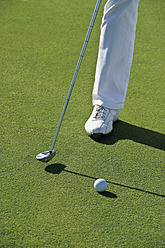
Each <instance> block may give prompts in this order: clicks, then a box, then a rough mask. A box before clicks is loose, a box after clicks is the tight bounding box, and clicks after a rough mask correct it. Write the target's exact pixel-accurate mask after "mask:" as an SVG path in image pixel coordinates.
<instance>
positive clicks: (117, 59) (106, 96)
mask: <svg viewBox="0 0 165 248" xmlns="http://www.w3.org/2000/svg"><path fill="white" fill-rule="evenodd" d="M138 4H139V0H109V1H107V3H106V5H105V6H104V15H103V18H102V25H101V35H100V44H99V52H98V59H97V66H96V74H95V83H94V88H93V105H96V104H98V105H100V106H103V107H107V108H111V109H123V107H124V102H125V97H126V92H127V87H128V81H129V75H130V69H131V64H132V59H133V50H134V41H135V31H136V23H137V16H138Z"/></svg>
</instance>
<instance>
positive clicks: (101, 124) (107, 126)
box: [85, 105, 119, 138]
mask: <svg viewBox="0 0 165 248" xmlns="http://www.w3.org/2000/svg"><path fill="white" fill-rule="evenodd" d="M118 117H119V110H114V109H109V108H105V107H102V106H99V105H95V106H94V109H93V112H92V114H91V116H90V117H89V119H88V120H87V122H86V123H85V130H86V132H87V134H88V135H89V136H92V137H93V138H99V137H100V136H101V135H102V134H108V133H110V132H112V130H113V122H115V121H117V120H118Z"/></svg>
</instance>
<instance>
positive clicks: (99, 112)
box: [94, 106, 107, 119]
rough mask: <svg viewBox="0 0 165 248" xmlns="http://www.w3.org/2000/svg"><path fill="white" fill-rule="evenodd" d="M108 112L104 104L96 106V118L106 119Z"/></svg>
mask: <svg viewBox="0 0 165 248" xmlns="http://www.w3.org/2000/svg"><path fill="white" fill-rule="evenodd" d="M106 112H107V109H105V108H104V107H102V106H98V107H97V108H96V113H95V116H94V118H96V119H105V115H106Z"/></svg>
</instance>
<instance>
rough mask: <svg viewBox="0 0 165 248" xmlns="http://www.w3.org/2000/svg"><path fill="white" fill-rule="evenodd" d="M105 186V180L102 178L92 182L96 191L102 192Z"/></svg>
mask: <svg viewBox="0 0 165 248" xmlns="http://www.w3.org/2000/svg"><path fill="white" fill-rule="evenodd" d="M107 187H108V184H107V182H106V181H105V180H104V179H102V178H99V179H97V180H96V181H95V182H94V188H95V190H96V191H98V192H104V191H105V190H106V189H107Z"/></svg>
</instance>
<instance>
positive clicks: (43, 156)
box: [36, 0, 101, 162]
mask: <svg viewBox="0 0 165 248" xmlns="http://www.w3.org/2000/svg"><path fill="white" fill-rule="evenodd" d="M100 3H101V0H97V3H96V6H95V9H94V12H93V15H92V19H91V22H90V25H89V28H88V31H87V34H86V38H85V41H84V44H83V47H82V50H81V53H80V57H79V59H78V63H77V66H76V70H75V72H74V76H73V79H72V82H71V86H70V89H69V92H68V95H67V98H66V101H65V104H64V107H63V110H62V114H61V117H60V120H59V123H58V126H57V129H56V132H55V135H54V138H53V142H52V144H51V147H50V150H49V151H45V152H41V153H39V154H38V155H37V156H36V159H37V160H39V161H42V162H48V161H49V160H51V159H52V158H53V157H54V156H55V150H53V147H54V144H55V141H56V138H57V135H58V132H59V129H60V126H61V122H62V119H63V116H64V113H65V110H66V108H67V105H68V102H69V99H70V96H71V93H72V89H73V86H74V84H75V81H76V77H77V74H78V71H79V68H80V64H81V61H82V58H83V55H84V53H85V49H86V47H87V43H88V41H89V37H90V34H91V31H92V28H93V25H94V22H95V19H96V16H97V13H98V10H99V6H100Z"/></svg>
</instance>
